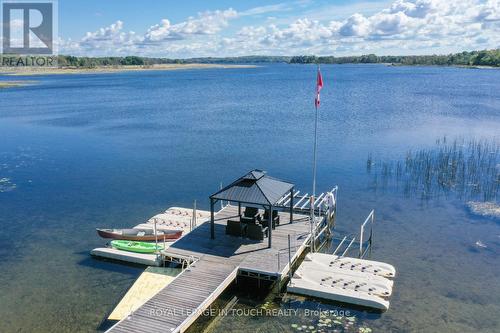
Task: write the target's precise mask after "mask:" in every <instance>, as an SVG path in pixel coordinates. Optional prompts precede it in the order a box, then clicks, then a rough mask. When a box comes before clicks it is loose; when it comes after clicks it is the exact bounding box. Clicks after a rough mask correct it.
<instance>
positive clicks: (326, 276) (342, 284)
mask: <svg viewBox="0 0 500 333" xmlns="http://www.w3.org/2000/svg"><path fill="white" fill-rule="evenodd" d="M395 275H396V270H395V269H394V267H393V266H392V265H389V264H386V263H382V262H378V261H372V260H365V259H357V258H350V257H340V256H336V255H329V254H324V253H309V254H307V256H306V258H305V259H304V261H303V262H302V263H301V265H300V266H299V268H298V269H297V270H296V271H295V273H294V275H293V277H292V279H291V281H290V283H289V285H288V287H287V290H288V291H289V292H291V293H295V294H300V295H305V296H312V297H318V298H323V299H328V300H332V301H338V302H344V303H349V304H355V305H359V306H364V307H368V308H374V309H377V310H381V311H386V310H388V309H389V297H390V296H391V295H392V288H393V285H394V281H393V280H391V279H390V278H389V277H391V278H392V277H394V276H395Z"/></svg>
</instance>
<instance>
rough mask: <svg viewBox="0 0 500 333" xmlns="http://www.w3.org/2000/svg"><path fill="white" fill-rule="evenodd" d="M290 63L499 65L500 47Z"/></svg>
mask: <svg viewBox="0 0 500 333" xmlns="http://www.w3.org/2000/svg"><path fill="white" fill-rule="evenodd" d="M289 62H290V63H292V64H312V63H319V64H377V63H390V64H401V65H440V66H495V67H500V49H496V50H483V51H472V52H461V53H455V54H448V55H421V56H377V55H375V54H367V55H362V56H350V57H334V56H326V57H317V56H295V57H292V58H291V59H290V61H289Z"/></svg>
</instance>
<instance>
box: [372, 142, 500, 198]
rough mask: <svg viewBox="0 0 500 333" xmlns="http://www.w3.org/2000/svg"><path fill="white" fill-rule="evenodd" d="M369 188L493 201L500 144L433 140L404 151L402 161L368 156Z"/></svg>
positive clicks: (498, 175) (409, 194)
mask: <svg viewBox="0 0 500 333" xmlns="http://www.w3.org/2000/svg"><path fill="white" fill-rule="evenodd" d="M366 170H367V172H368V173H369V174H371V175H372V176H373V180H372V183H371V186H370V187H371V189H373V190H374V191H379V190H381V191H385V190H387V189H388V188H389V187H392V186H394V187H395V188H397V189H400V190H402V192H403V194H404V196H405V197H420V199H421V200H422V201H430V200H433V199H437V198H439V197H442V196H444V197H449V196H450V195H454V196H456V197H458V198H459V199H460V200H464V201H471V200H477V201H483V202H488V201H497V200H498V192H499V187H500V145H499V143H498V141H497V140H495V139H489V140H488V139H480V140H465V139H455V140H453V141H452V142H449V141H448V139H447V138H446V137H443V138H442V139H438V140H436V145H435V147H433V148H430V149H421V150H417V151H411V150H410V151H408V152H407V153H406V157H405V159H404V160H403V161H401V160H399V161H377V160H375V159H374V157H373V156H372V155H369V156H368V159H367V162H366Z"/></svg>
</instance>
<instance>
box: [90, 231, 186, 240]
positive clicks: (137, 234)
mask: <svg viewBox="0 0 500 333" xmlns="http://www.w3.org/2000/svg"><path fill="white" fill-rule="evenodd" d="M96 230H97V233H98V234H99V236H101V237H102V238H110V239H121V240H131V241H143V242H147V241H150V242H152V241H155V240H156V236H155V233H154V230H153V229H135V228H134V229H99V228H97V229H96ZM156 233H157V237H158V240H159V241H163V240H173V239H178V238H179V237H181V236H182V230H157V231H156Z"/></svg>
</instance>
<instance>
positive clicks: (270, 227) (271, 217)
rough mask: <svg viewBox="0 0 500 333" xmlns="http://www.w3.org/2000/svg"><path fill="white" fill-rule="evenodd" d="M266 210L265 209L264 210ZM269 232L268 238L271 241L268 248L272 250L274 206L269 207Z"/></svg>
mask: <svg viewBox="0 0 500 333" xmlns="http://www.w3.org/2000/svg"><path fill="white" fill-rule="evenodd" d="M264 209H265V208H264ZM267 230H268V233H269V234H268V235H267V238H268V239H269V245H268V248H271V244H272V240H271V238H272V237H271V235H272V233H273V205H270V206H269V222H268V223H267Z"/></svg>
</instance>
